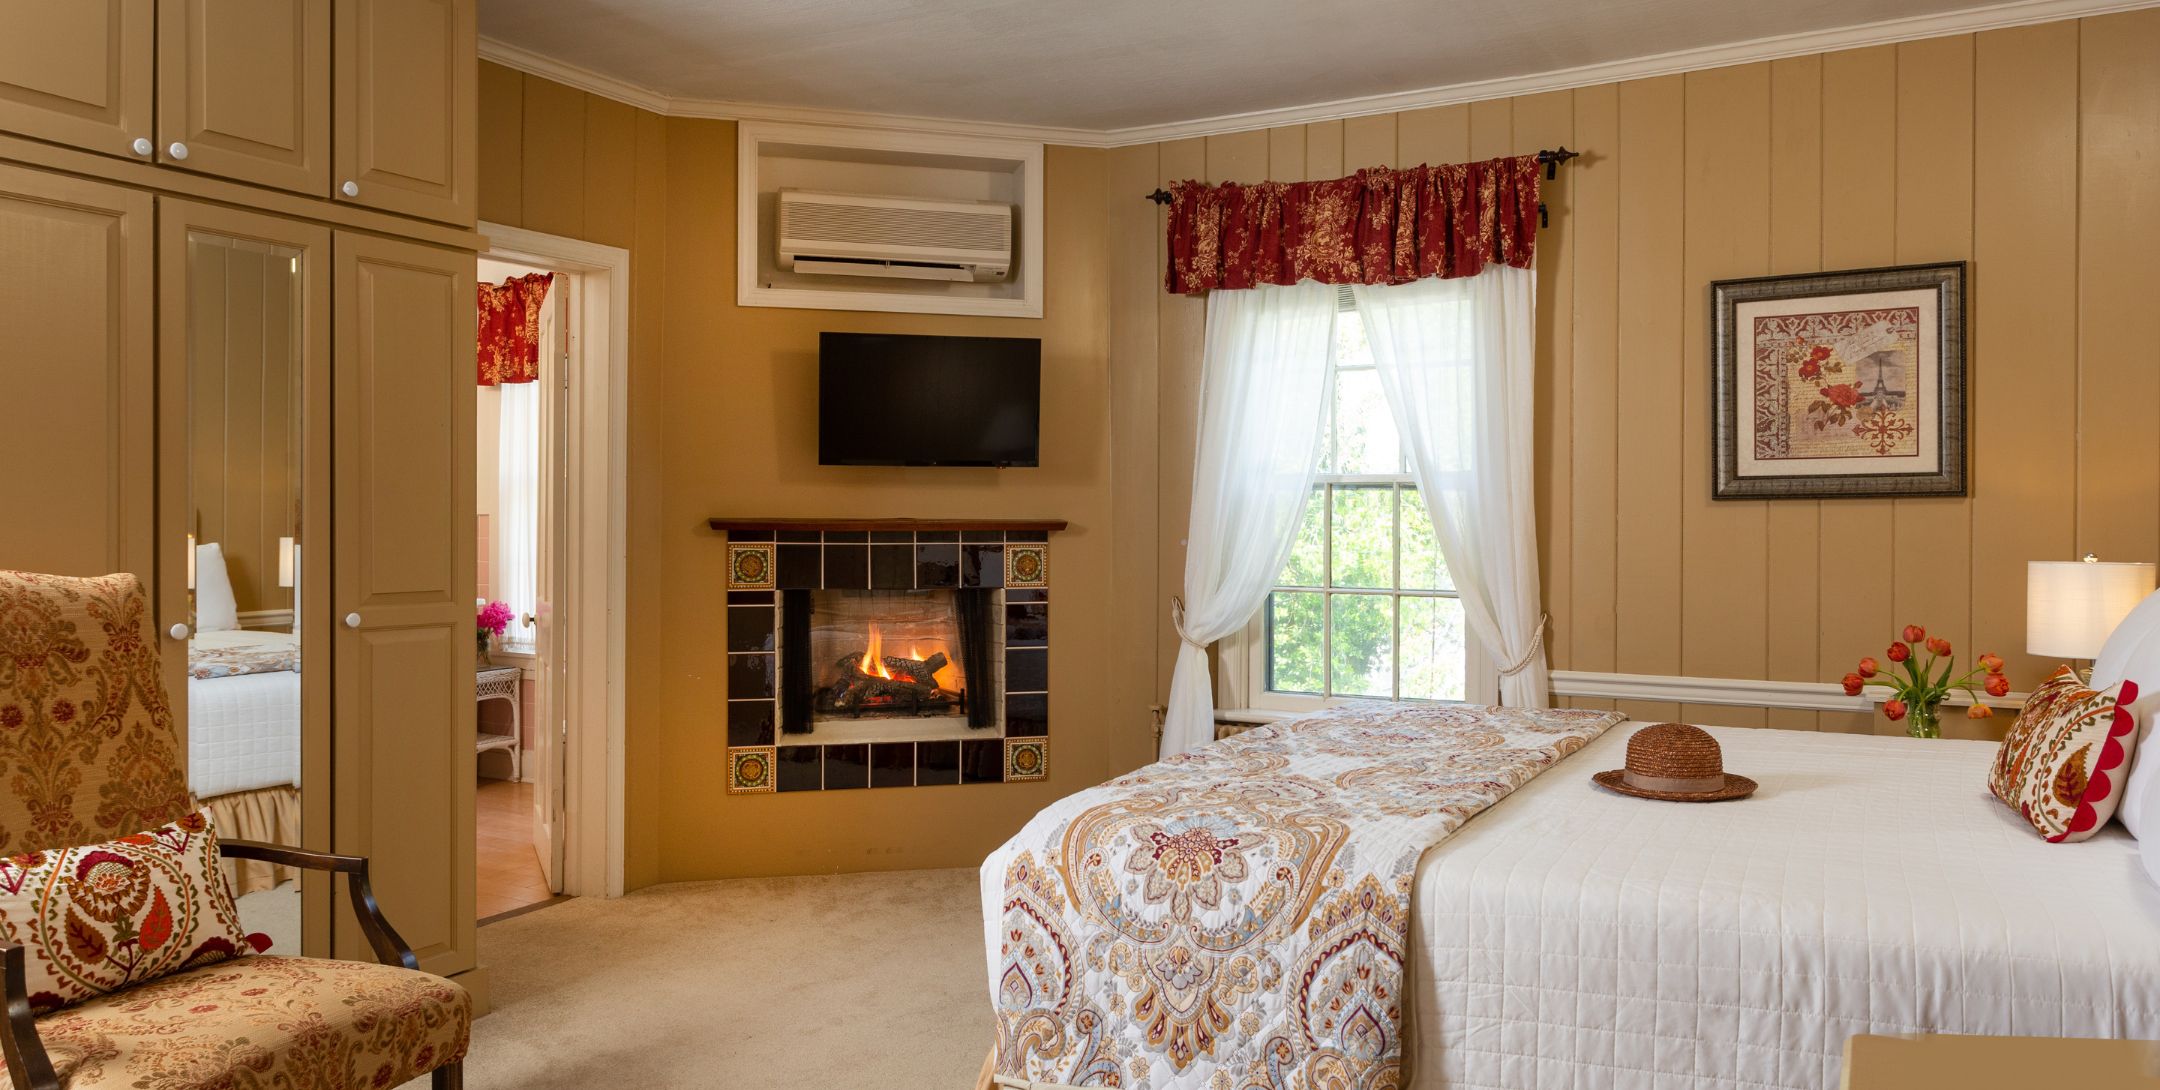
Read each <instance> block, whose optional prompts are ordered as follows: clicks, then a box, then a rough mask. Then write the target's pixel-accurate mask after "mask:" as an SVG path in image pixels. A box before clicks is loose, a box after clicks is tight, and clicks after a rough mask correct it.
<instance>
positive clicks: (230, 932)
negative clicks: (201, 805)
mask: <svg viewBox="0 0 2160 1090" xmlns="http://www.w3.org/2000/svg"><path fill="white" fill-rule="evenodd" d="M0 938H5V939H6V940H7V941H8V942H11V943H16V944H19V945H21V946H23V947H25V948H26V949H27V952H28V954H29V959H28V962H29V964H28V968H29V985H30V1005H31V1008H32V1010H34V1011H36V1012H37V1013H38V1014H46V1013H49V1012H52V1011H55V1010H59V1009H60V1008H62V1007H65V1006H68V1005H70V1004H73V1003H80V1002H82V1001H83V1000H85V999H90V998H93V997H96V996H100V995H104V994H106V993H108V992H115V991H119V990H120V989H122V988H126V987H130V986H132V985H136V984H140V983H142V982H144V981H146V980H154V979H156V978H158V977H161V976H167V975H170V974H172V973H178V972H184V971H186V970H189V969H194V968H197V967H199V966H203V965H210V964H214V963H216V962H220V961H226V960H228V959H231V958H236V957H243V956H246V955H249V954H254V953H257V952H259V951H260V950H262V949H265V948H267V947H268V946H269V940H268V939H266V938H264V937H263V936H261V935H249V934H248V933H247V932H245V931H243V930H242V929H241V927H240V912H239V909H238V908H237V907H236V906H235V905H234V903H233V898H232V893H231V892H230V891H229V890H227V889H226V888H225V875H224V872H223V871H222V870H220V869H219V867H218V850H217V835H216V833H215V832H213V831H212V829H211V827H210V812H209V811H208V810H199V811H197V812H195V813H192V814H185V815H182V816H181V817H180V818H179V819H178V820H176V821H174V822H172V823H171V824H169V825H163V826H160V827H158V828H155V829H151V830H149V831H148V832H141V833H134V834H132V835H129V836H123V837H120V838H119V839H117V840H109V841H106V842H104V843H101V844H87V845H84V846H82V847H79V848H62V849H59V850H56V851H41V852H28V853H25V854H22V855H12V856H4V857H0Z"/></svg>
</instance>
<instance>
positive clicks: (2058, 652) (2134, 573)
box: [2025, 553, 2154, 679]
mask: <svg viewBox="0 0 2160 1090" xmlns="http://www.w3.org/2000/svg"><path fill="white" fill-rule="evenodd" d="M2153 577H2154V573H2153V565H2151V564H2130V563H2102V562H2101V560H2100V558H2099V557H2097V556H2094V555H2093V554H2091V553H2086V554H2085V558H2084V559H2083V560H2033V561H2028V562H2027V563H2026V565H2025V650H2026V651H2027V652H2030V653H2031V654H2035V655H2039V656H2041V657H2043V658H2055V659H2071V660H2084V662H2085V665H2084V666H2082V667H2079V669H2078V676H2080V677H2084V678H2087V679H2090V678H2091V677H2092V660H2093V659H2096V658H2099V657H2100V648H2101V647H2102V646H2104V645H2106V643H2107V638H2108V636H2109V634H2111V633H2113V632H2114V631H2115V626H2116V625H2118V624H2121V623H2122V619H2123V618H2124V617H2125V616H2127V615H2128V614H2129V612H2130V610H2131V609H2132V608H2134V607H2136V605H2137V604H2138V603H2139V602H2141V601H2144V599H2145V596H2146V595H2148V594H2151V593H2152V590H2153Z"/></svg>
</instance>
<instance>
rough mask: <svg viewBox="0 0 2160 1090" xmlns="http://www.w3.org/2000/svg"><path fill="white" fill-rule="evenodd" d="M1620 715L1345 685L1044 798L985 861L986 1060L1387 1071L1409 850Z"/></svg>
mask: <svg viewBox="0 0 2160 1090" xmlns="http://www.w3.org/2000/svg"><path fill="white" fill-rule="evenodd" d="M1622 719H1623V717H1622V716H1620V715H1618V714H1616V713H1612V712H1597V711H1574V710H1526V709H1519V708H1485V707H1475V706H1465V705H1431V704H1388V703H1377V702H1365V703H1356V704H1347V705H1344V706H1341V707H1338V708H1334V709H1331V710H1328V711H1325V712H1321V713H1319V714H1316V715H1311V716H1306V717H1303V718H1299V719H1291V720H1285V721H1283V722H1280V723H1276V724H1272V725H1270V726H1265V727H1259V728H1256V729H1254V730H1250V731H1247V732H1245V733H1243V734H1240V735H1238V736H1237V737H1235V738H1231V739H1228V740H1225V741H1222V742H1217V743H1215V744H1213V745H1210V746H1207V747H1205V748H1203V749H1201V750H1199V751H1197V752H1194V753H1189V754H1185V755H1183V756H1181V757H1175V758H1172V759H1170V760H1167V761H1162V762H1160V763H1157V764H1153V765H1149V766H1148V767H1146V768H1143V769H1140V770H1139V771H1137V772H1134V773H1133V774H1131V775H1129V776H1125V777H1123V778H1121V779H1117V780H1112V781H1111V782H1109V783H1106V784H1104V785H1102V786H1100V787H1095V788H1091V789H1089V790H1086V791H1082V792H1080V793H1079V794H1076V795H1073V796H1072V797H1070V798H1067V799H1064V800H1061V801H1059V802H1057V803H1055V804H1053V805H1052V806H1050V807H1049V808H1048V809H1045V810H1044V811H1043V812H1041V813H1040V814H1037V815H1036V816H1035V818H1034V820H1032V821H1030V822H1029V823H1028V825H1027V827H1026V828H1025V829H1022V830H1021V831H1020V834H1019V835H1018V836H1016V837H1014V838H1013V839H1012V840H1011V841H1009V842H1007V843H1006V844H1005V846H1004V847H1002V848H999V849H998V850H997V851H996V852H995V853H993V854H992V855H991V856H990V858H989V860H988V861H986V862H985V863H984V864H983V869H982V884H983V900H984V914H985V928H984V930H985V935H984V937H985V940H986V942H987V943H988V947H989V961H990V991H991V998H992V1001H993V1003H994V1004H995V1006H996V1011H997V1023H998V1038H997V1063H996V1071H997V1074H998V1075H1000V1076H1003V1077H1006V1078H1010V1079H1019V1080H1027V1081H1032V1082H1038V1083H1047V1084H1052V1085H1063V1086H1076V1087H1077V1086H1089V1087H1095V1086H1101V1087H1127V1088H1132V1090H1218V1088H1221V1090H1231V1088H1235V1090H1247V1088H1266V1090H1318V1088H1323V1087H1326V1088H1333V1087H1346V1088H1361V1090H1362V1088H1392V1087H1394V1086H1397V1085H1399V1084H1400V1082H1401V1077H1402V1074H1403V1072H1402V1031H1403V1026H1402V1023H1403V984H1404V980H1403V965H1404V960H1405V957H1406V955H1407V953H1408V943H1409V936H1410V933H1411V932H1410V919H1409V917H1410V891H1411V881H1412V878H1413V876H1414V875H1415V873H1416V871H1417V864H1418V859H1419V857H1421V856H1423V855H1424V854H1425V851H1426V849H1428V848H1431V847H1432V846H1433V845H1435V844H1438V843H1440V842H1441V841H1443V840H1446V839H1447V837H1448V835H1449V834H1451V833H1453V832H1454V831H1455V830H1456V829H1457V828H1460V827H1461V826H1462V823H1463V822H1464V821H1467V820H1468V819H1469V818H1470V817H1471V816H1473V815H1475V814H1476V813H1478V812H1479V811H1481V810H1483V809H1485V808H1486V807H1488V806H1491V805H1492V804H1493V803H1494V802H1497V801H1499V800H1500V799H1502V798H1504V797H1506V796H1507V794H1508V793H1509V792H1511V791H1513V790H1514V789H1515V788H1517V787H1519V786H1521V785H1523V784H1524V783H1527V782H1529V780H1530V779H1531V777H1533V776H1536V775H1537V774H1538V773H1540V772H1542V771H1544V770H1545V769H1547V768H1549V767H1551V766H1552V765H1553V763H1554V762H1556V761H1558V760H1559V759H1560V758H1562V757H1564V756H1566V755H1568V754H1570V753H1573V752H1575V751H1576V750H1577V749H1580V748H1581V747H1582V745H1583V743H1585V742H1588V741H1589V740H1590V739H1592V738H1595V737H1597V736H1598V735H1600V734H1602V733H1604V732H1605V731H1606V730H1607V729H1608V728H1610V727H1611V726H1612V725H1614V724H1615V723H1618V722H1621V720H1622Z"/></svg>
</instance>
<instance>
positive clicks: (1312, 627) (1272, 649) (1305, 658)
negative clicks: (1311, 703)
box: [1268, 591, 1327, 693]
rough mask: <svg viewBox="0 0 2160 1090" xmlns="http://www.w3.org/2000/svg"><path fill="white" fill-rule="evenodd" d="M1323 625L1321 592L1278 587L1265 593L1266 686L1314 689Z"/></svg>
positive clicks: (1318, 687) (1318, 678) (1318, 681)
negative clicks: (1291, 591) (1282, 590)
mask: <svg viewBox="0 0 2160 1090" xmlns="http://www.w3.org/2000/svg"><path fill="white" fill-rule="evenodd" d="M1326 639H1327V634H1326V632H1325V630H1324V629H1323V628H1322V620H1321V616H1320V595H1318V594H1290V593H1284V592H1281V591H1278V592H1276V593H1275V594H1272V595H1269V596H1268V688H1270V689H1273V690H1275V691H1276V692H1283V693H1317V692H1320V691H1321V686H1322V684H1323V680H1324V679H1323V678H1322V676H1321V673H1320V654H1321V645H1322V644H1324V643H1325V642H1326Z"/></svg>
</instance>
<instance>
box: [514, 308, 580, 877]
mask: <svg viewBox="0 0 2160 1090" xmlns="http://www.w3.org/2000/svg"><path fill="white" fill-rule="evenodd" d="M576 288H577V285H576V278H575V277H571V276H565V275H563V274H561V273H557V274H555V280H554V282H553V283H552V284H551V285H550V286H549V288H548V294H547V301H546V303H545V306H546V307H547V317H546V319H545V320H543V321H542V323H541V324H542V332H543V335H544V336H545V338H546V339H545V341H544V342H543V343H542V345H541V351H542V352H543V353H544V354H545V355H544V358H543V359H542V361H541V364H540V387H541V392H540V421H541V425H540V466H541V475H540V518H539V529H540V540H539V542H538V543H537V544H538V545H539V549H538V552H539V564H538V566H537V568H536V571H535V575H536V581H537V582H538V584H539V586H538V588H537V592H536V593H535V594H534V596H533V600H534V609H533V613H532V615H531V616H529V617H523V618H520V619H519V620H520V622H521V623H524V624H529V625H531V626H532V629H533V659H534V662H535V663H536V665H537V666H538V668H539V672H540V676H539V678H538V679H537V683H536V684H535V685H534V686H533V709H532V714H531V718H530V720H529V721H530V723H531V726H529V727H528V728H526V729H528V730H530V731H531V732H532V742H533V747H532V753H531V755H530V756H529V757H528V759H527V761H526V765H525V767H526V768H527V769H528V770H529V772H528V774H527V778H528V779H530V780H531V781H532V785H533V795H532V798H533V851H534V852H535V853H536V854H537V855H538V856H539V857H540V869H541V871H542V873H543V874H545V876H546V878H547V885H548V889H549V891H551V892H554V893H561V892H562V888H563V875H562V871H563V832H564V829H563V780H564V776H563V753H564V745H565V742H564V740H565V738H566V737H567V734H568V721H567V718H566V717H567V714H568V711H569V708H570V702H569V700H567V699H565V693H564V685H565V684H566V682H567V679H568V676H569V673H570V671H569V670H568V669H567V664H566V663H564V662H563V661H562V657H563V654H564V652H565V649H566V642H565V641H564V640H563V639H562V638H561V634H562V630H561V625H560V623H559V620H558V618H557V617H556V614H555V603H557V602H559V601H562V600H563V572H564V566H563V556H564V553H563V550H564V549H565V548H567V547H568V541H567V540H566V538H565V535H564V533H563V524H564V521H565V520H564V518H563V512H564V511H565V510H566V509H567V507H566V501H567V498H568V497H567V493H566V491H565V489H566V487H567V484H568V476H567V473H566V468H565V467H566V466H567V464H568V462H569V459H568V458H566V457H565V456H564V455H565V451H564V449H563V437H564V436H566V435H568V434H569V428H568V421H569V403H570V360H571V359H572V358H573V357H572V356H571V341H570V338H571V335H572V334H571V329H570V316H571V315H572V314H575V313H577V311H576V310H575V309H574V308H573V307H572V306H571V305H570V302H571V301H570V297H571V295H572V294H574V293H575V291H576Z"/></svg>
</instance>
